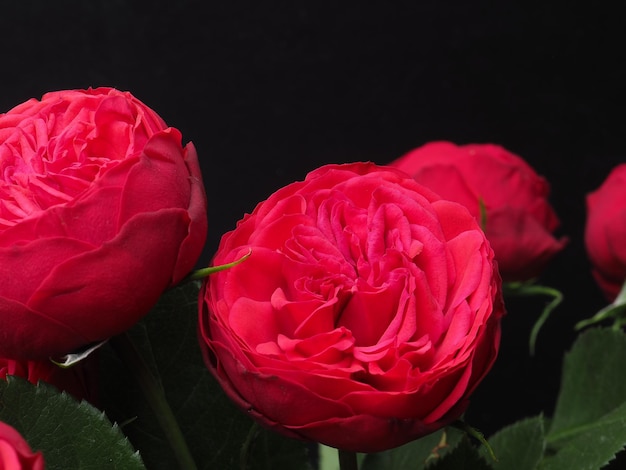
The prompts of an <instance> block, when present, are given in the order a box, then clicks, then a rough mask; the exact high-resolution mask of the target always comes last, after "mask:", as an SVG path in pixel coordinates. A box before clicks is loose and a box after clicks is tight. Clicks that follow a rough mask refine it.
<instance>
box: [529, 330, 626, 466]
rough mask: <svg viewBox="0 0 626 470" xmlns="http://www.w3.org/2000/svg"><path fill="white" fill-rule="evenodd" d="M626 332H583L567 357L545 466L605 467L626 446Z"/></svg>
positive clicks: (548, 434) (544, 461)
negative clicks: (625, 370) (625, 361)
mask: <svg viewBox="0 0 626 470" xmlns="http://www.w3.org/2000/svg"><path fill="white" fill-rule="evenodd" d="M625 357H626V335H624V333H623V332H622V331H618V330H613V329H591V330H588V331H586V332H584V333H582V334H581V335H580V336H579V338H578V339H577V341H576V343H575V344H574V347H573V348H572V350H571V352H569V353H568V354H567V356H566V358H565V362H564V367H563V377H562V381H561V390H560V392H559V397H558V400H557V404H556V408H555V411H554V417H553V419H552V424H551V426H550V428H549V430H548V433H547V436H546V439H547V444H548V447H547V455H546V457H545V458H544V460H543V461H542V463H541V465H540V466H539V468H540V469H542V470H560V469H563V470H565V469H571V468H576V469H578V470H586V469H588V470H594V469H599V468H602V467H603V466H605V465H606V464H607V463H608V462H610V461H611V460H612V459H613V458H614V457H615V455H616V454H617V453H618V452H619V451H621V450H622V449H624V447H625V446H626V375H625V374H624V358H625Z"/></svg>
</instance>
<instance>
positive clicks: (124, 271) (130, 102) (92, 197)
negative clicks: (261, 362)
mask: <svg viewBox="0 0 626 470" xmlns="http://www.w3.org/2000/svg"><path fill="white" fill-rule="evenodd" d="M0 164H1V165H2V166H1V170H2V173H1V179H0V278H1V279H2V284H0V325H2V326H1V328H0V356H1V357H12V358H16V359H43V358H47V357H49V356H61V355H64V354H67V353H69V352H71V351H73V350H75V349H76V348H80V347H82V346H84V345H87V344H90V343H93V342H98V341H101V340H103V339H106V338H108V337H110V336H112V335H115V334H118V333H120V332H122V331H124V330H126V329H127V328H129V327H130V326H132V325H133V324H134V323H135V322H136V321H137V320H138V319H140V318H141V317H142V316H143V315H144V314H146V313H147V312H148V310H149V309H150V308H151V307H152V306H153V305H154V303H155V302H156V301H157V299H158V298H159V296H160V294H161V293H162V292H163V290H164V289H166V288H167V287H168V286H171V285H172V284H175V283H177V282H178V281H180V280H181V279H182V278H183V277H184V276H185V275H186V274H187V273H188V272H189V271H190V270H191V269H193V267H194V265H195V263H196V262H197V259H198V257H199V255H200V253H201V251H202V248H203V245H204V241H205V237H206V225H207V221H206V197H205V193H204V188H203V185H202V180H201V174H200V169H199V166H198V160H197V155H196V151H195V149H194V147H193V145H192V144H188V145H187V146H186V147H185V148H183V147H182V144H181V134H180V132H179V131H178V130H176V129H174V128H168V127H167V126H166V125H165V123H164V122H163V120H162V119H161V118H159V116H157V115H156V114H155V113H154V111H152V110H151V109H150V108H148V107H147V106H145V105H144V104H143V103H141V102H140V101H139V100H137V99H136V98H134V97H133V96H132V95H131V94H130V93H124V92H120V91H117V90H114V89H110V88H98V89H89V90H74V91H60V92H53V93H48V94H46V95H44V96H43V98H42V99H41V101H37V100H34V99H33V100H30V101H27V102H25V103H23V104H21V105H19V106H17V107H15V108H13V109H12V110H10V111H9V112H7V113H6V114H3V115H0Z"/></svg>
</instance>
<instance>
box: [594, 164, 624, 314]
mask: <svg viewBox="0 0 626 470" xmlns="http://www.w3.org/2000/svg"><path fill="white" fill-rule="evenodd" d="M624 240H626V164H620V165H617V166H616V167H615V168H613V170H612V171H611V172H610V173H609V175H608V177H607V178H606V179H605V180H604V182H603V183H602V184H601V185H600V187H599V188H598V189H596V190H595V191H593V192H591V193H590V194H588V195H587V220H586V224H585V246H586V249H587V254H588V256H589V259H590V261H591V264H592V266H593V270H592V272H593V276H594V278H595V279H596V281H597V283H598V285H599V286H600V289H601V290H602V292H603V293H604V295H605V297H606V298H607V299H608V300H609V301H610V302H612V301H613V300H615V298H616V297H617V294H618V293H619V291H620V289H621V288H622V284H624V281H625V280H626V244H624Z"/></svg>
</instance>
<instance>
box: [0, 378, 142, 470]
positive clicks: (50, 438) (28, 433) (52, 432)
mask: <svg viewBox="0 0 626 470" xmlns="http://www.w3.org/2000/svg"><path fill="white" fill-rule="evenodd" d="M0 420H2V421H4V422H6V423H8V424H10V425H11V426H13V427H14V428H15V429H17V430H18V431H19V432H20V433H21V434H22V436H23V437H24V438H25V439H26V440H27V441H28V443H29V444H30V446H31V448H32V449H33V450H41V451H42V452H43V455H44V460H45V462H46V470H55V469H60V470H73V469H81V470H89V469H93V470H99V469H103V468H106V469H120V470H138V469H145V467H144V466H143V463H142V461H141V458H140V457H139V454H138V453H137V452H135V451H134V450H133V448H132V447H131V445H130V444H129V442H128V440H127V439H126V437H125V436H124V435H123V434H122V433H121V432H120V429H119V428H118V427H117V425H115V424H111V422H110V421H109V420H108V419H107V417H106V416H105V415H104V414H103V413H102V412H101V411H99V410H97V409H96V408H94V407H93V406H91V405H90V404H89V403H87V402H80V403H79V402H78V401H76V400H75V399H74V398H72V397H71V396H70V395H68V394H66V393H65V392H59V391H58V390H57V389H56V388H54V387H52V386H51V385H48V384H45V383H42V382H40V383H39V384H38V385H36V386H35V385H33V384H31V383H29V382H27V381H26V380H24V379H22V378H19V377H10V376H9V377H7V381H4V380H0Z"/></svg>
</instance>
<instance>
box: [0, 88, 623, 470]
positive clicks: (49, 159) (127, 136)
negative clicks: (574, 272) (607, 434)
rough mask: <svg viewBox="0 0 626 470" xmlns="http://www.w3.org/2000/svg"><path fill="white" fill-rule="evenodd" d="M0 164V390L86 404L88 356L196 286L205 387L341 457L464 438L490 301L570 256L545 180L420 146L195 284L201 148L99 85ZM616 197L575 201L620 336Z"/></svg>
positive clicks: (263, 220) (289, 215)
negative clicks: (451, 434) (44, 393)
mask: <svg viewBox="0 0 626 470" xmlns="http://www.w3.org/2000/svg"><path fill="white" fill-rule="evenodd" d="M0 165H1V169H2V172H1V178H0V272H1V275H2V283H1V284H0V381H2V382H5V381H7V383H8V384H9V385H7V387H10V386H12V385H11V380H12V377H20V378H22V379H25V380H26V381H27V382H30V384H33V386H39V385H41V383H42V382H45V383H47V384H49V385H51V386H53V387H55V389H57V390H58V391H59V393H61V394H62V396H63V397H66V396H68V395H69V396H70V397H72V399H73V400H74V399H75V400H76V401H77V402H78V401H80V400H83V403H87V402H88V403H90V404H91V406H94V407H100V406H101V403H100V393H99V390H100V384H99V362H98V360H99V356H98V354H99V353H100V351H99V348H100V347H101V346H102V344H104V343H106V342H107V341H109V340H110V341H111V342H112V343H113V342H115V339H116V338H119V337H120V336H123V335H124V334H125V333H126V332H128V331H129V330H130V329H131V328H133V327H134V326H135V325H137V324H138V322H140V321H141V320H142V319H143V318H144V317H145V316H146V315H147V314H148V312H150V311H151V309H153V308H154V307H155V305H157V304H158V302H159V299H161V298H162V297H163V296H164V295H165V293H166V292H167V291H170V290H173V289H176V288H180V287H181V286H183V285H184V284H187V283H191V282H193V280H198V279H200V280H201V283H198V286H197V289H198V290H197V304H196V302H195V301H194V302H192V303H193V308H194V309H195V310H196V311H197V320H196V319H195V318H194V320H193V321H194V323H196V321H197V323H196V326H197V337H196V334H192V337H193V338H194V343H195V346H196V348H197V349H198V353H199V355H200V354H201V356H202V361H203V366H204V367H205V369H204V371H206V372H207V374H210V375H211V376H212V377H213V378H214V379H215V380H216V381H217V383H218V384H219V386H220V387H221V389H222V390H223V391H224V392H225V395H226V396H227V397H228V398H229V399H230V400H231V401H232V402H233V403H235V404H236V405H237V406H238V407H239V408H241V409H242V410H244V411H245V412H246V413H247V415H248V416H250V417H252V418H253V420H254V421H256V422H258V423H260V424H261V425H263V426H264V427H265V428H269V429H270V430H272V431H276V432H277V434H280V435H284V436H287V437H289V438H294V439H296V440H303V441H308V442H314V443H317V444H323V445H325V446H331V447H335V448H338V449H340V451H342V452H350V453H356V452H361V453H375V452H383V451H386V450H388V449H393V448H397V447H399V446H402V445H403V444H406V443H409V442H412V441H415V440H417V439H420V438H422V437H424V436H428V435H432V434H433V433H435V432H436V431H439V430H441V429H443V428H445V427H446V426H448V425H450V424H453V423H459V422H460V419H461V417H462V415H463V413H464V412H465V411H466V409H467V407H468V406H469V403H470V397H471V395H472V393H473V392H474V391H475V390H476V388H477V387H478V386H479V384H480V383H481V381H482V379H483V378H484V377H485V376H486V374H488V372H489V371H490V369H491V368H492V366H493V365H494V362H495V361H496V358H497V356H498V350H499V346H500V340H501V322H502V321H503V319H504V318H506V317H505V300H506V299H505V298H504V296H503V292H504V288H505V287H506V285H508V284H510V283H532V282H533V281H534V280H535V279H536V278H537V277H538V276H540V275H541V273H542V272H543V270H544V269H545V268H546V266H547V265H548V264H549V262H550V261H551V260H552V259H553V258H554V257H555V256H557V255H558V253H560V252H561V251H562V250H563V249H564V248H565V247H566V245H567V242H568V239H567V237H564V236H558V235H556V231H557V230H558V227H559V220H558V217H557V215H556V213H555V211H554V210H553V208H552V206H551V205H550V202H549V185H548V182H547V181H546V180H545V179H544V178H543V177H542V176H540V175H538V174H537V173H536V172H535V170H534V169H533V168H531V166H530V165H529V164H528V163H527V162H526V161H524V159H523V158H522V157H520V156H518V155H515V154H514V153H512V152H510V151H508V150H506V149H505V148H503V147H501V146H499V145H495V144H470V145H456V144H454V143H451V142H431V143H427V144H426V145H423V146H421V147H418V148H416V149H414V150H411V151H410V152H408V153H406V154H405V155H402V156H399V157H398V158H397V159H395V160H394V159H392V160H391V161H390V162H389V164H385V165H378V164H374V163H371V162H356V163H350V164H332V165H325V166H322V167H320V168H318V169H316V170H314V171H312V172H310V173H309V174H308V175H306V176H305V177H304V178H303V179H302V180H301V181H297V182H294V183H292V184H289V185H287V186H285V187H282V188H279V189H278V190H277V191H276V192H274V193H273V194H271V195H270V196H269V197H268V198H267V199H266V200H264V201H262V202H260V203H258V205H257V206H256V207H255V208H254V209H253V210H252V211H251V212H250V213H248V214H246V215H245V216H244V217H243V218H242V219H241V220H240V221H239V222H238V223H237V225H236V227H235V228H234V229H233V230H232V231H229V232H228V233H225V234H223V236H222V238H221V242H220V244H219V247H218V249H217V251H216V253H215V254H214V257H213V259H212V263H211V265H212V266H211V267H209V268H207V269H200V270H197V271H194V268H195V267H196V264H197V262H198V259H199V256H200V254H201V252H202V250H203V248H204V243H205V239H206V235H207V227H208V224H207V213H206V207H207V206H206V204H207V201H206V195H205V190H204V186H203V182H202V176H201V171H200V166H199V159H198V154H197V152H196V149H195V147H194V145H193V144H192V143H187V144H186V145H184V146H183V143H182V134H181V132H180V131H179V130H177V129H176V128H173V127H169V126H168V125H167V124H166V123H165V122H164V121H163V119H161V117H159V115H158V114H157V113H156V112H155V111H153V110H152V109H151V108H149V107H148V106H146V105H145V104H144V103H142V102H141V101H139V100H138V99H137V98H135V97H134V96H133V95H131V94H130V93H128V92H121V91H118V90H116V89H113V88H97V89H87V90H67V91H58V92H51V93H48V94H46V95H44V96H43V97H42V98H41V100H36V99H32V100H29V101H27V102H25V103H23V104H21V105H18V106H16V107H15V108H13V109H12V110H10V111H8V112H7V113H5V114H2V115H0ZM625 184H626V165H621V166H619V167H617V168H615V170H614V171H613V172H612V173H611V174H610V175H609V177H608V178H607V180H606V182H605V183H604V184H603V185H602V186H601V187H600V188H598V190H597V191H595V192H593V193H591V194H590V195H589V196H588V200H587V202H588V219H587V221H588V222H587V227H586V232H585V242H586V246H587V250H588V253H589V258H590V261H591V263H592V265H593V272H594V276H595V278H596V280H597V282H598V285H599V288H600V289H602V291H603V292H604V293H605V294H606V297H607V299H608V301H609V302H613V304H611V305H612V309H611V310H610V312H612V313H610V314H607V313H606V312H605V313H604V314H603V316H602V319H606V318H610V316H611V315H614V316H617V318H618V320H617V321H621V320H622V317H619V315H620V312H622V311H623V309H622V310H620V308H621V307H622V306H623V305H624V302H626V300H624V302H622V301H621V300H620V299H621V297H620V292H621V289H622V285H623V284H624V280H625V279H626V249H625V248H624V246H622V245H623V244H622V243H621V242H622V239H623V238H624V236H625V235H626V215H624V214H626V191H624V187H625V186H624V185H625ZM178 313H179V312H177V314H178ZM157 346H158V345H152V348H156V347H157ZM131 350H132V348H131ZM131 362H132V361H131ZM134 364H139V365H141V364H143V361H141V360H138V361H135V362H134ZM61 366H63V367H61ZM138 375H141V377H143V378H146V377H149V376H150V372H145V371H144V372H142V374H138ZM157 382H158V381H157ZM37 384H39V385H37ZM159 387H162V384H158V386H157V389H158V390H160V391H158V392H151V393H150V394H149V397H150V400H152V401H155V400H156V401H158V400H159V399H161V398H162V395H163V394H162V390H161V389H160V388H159ZM2 390H3V388H0V419H2V417H3V416H4V415H3V414H2V396H1V393H2ZM7 390H8V388H7ZM155 397H156V398H155ZM159 397H161V398H159ZM209 398H210V397H206V401H207V402H208V401H209ZM105 403H106V400H105ZM104 409H105V411H106V406H104ZM161 412H163V408H161V411H160V412H159V413H161ZM163 414H164V417H163V418H162V419H164V420H165V419H169V418H168V416H169V415H168V414H167V413H166V412H163ZM557 421H558V420H557ZM168 423H169V424H167V425H166V427H169V428H170V429H168V433H172V432H175V430H176V426H175V425H173V424H172V422H168ZM10 424H11V423H3V422H2V421H0V468H24V469H42V468H43V466H44V459H45V458H46V457H47V455H50V454H46V452H47V449H45V448H44V449H43V450H42V451H36V452H33V451H32V450H31V448H30V446H29V445H28V444H27V442H26V440H25V438H24V437H23V436H22V435H26V434H27V433H28V429H27V428H26V427H24V426H22V424H23V423H21V422H18V423H17V424H15V425H10ZM20 426H22V427H20ZM44 447H45V446H44ZM444 447H445V446H444ZM185 458H186V457H184V456H183V457H181V459H183V461H184V459H185ZM342 468H343V467H342ZM346 468H348V467H347V466H346Z"/></svg>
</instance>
